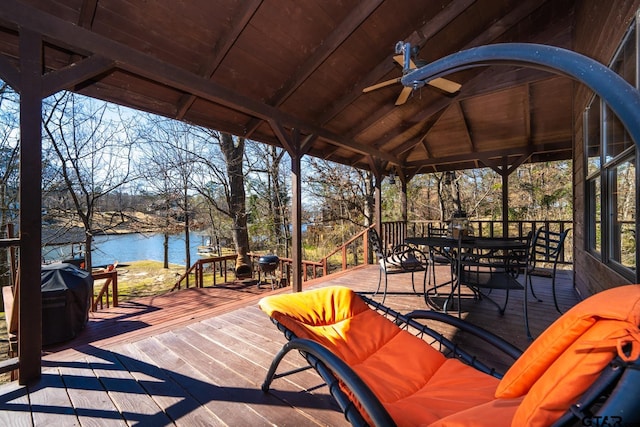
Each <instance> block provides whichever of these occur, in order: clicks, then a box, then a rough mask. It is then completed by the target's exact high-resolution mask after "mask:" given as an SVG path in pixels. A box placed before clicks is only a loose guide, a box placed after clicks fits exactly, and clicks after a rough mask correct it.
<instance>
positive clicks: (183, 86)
mask: <svg viewBox="0 0 640 427" xmlns="http://www.w3.org/2000/svg"><path fill="white" fill-rule="evenodd" d="M0 19H1V20H4V21H7V22H11V23H13V24H15V25H16V26H17V27H18V28H24V29H30V30H32V31H36V32H38V33H40V34H42V35H43V36H44V37H46V39H47V40H48V41H49V42H51V43H52V44H54V45H55V44H56V43H61V44H64V45H65V47H66V48H67V49H68V48H69V46H75V49H76V50H82V51H83V52H82V53H81V54H85V55H86V56H91V54H97V55H99V56H102V57H104V58H108V59H109V60H112V61H114V62H115V65H116V67H117V68H120V69H122V70H126V71H128V72H131V73H133V74H136V75H139V76H142V77H145V78H148V79H151V80H152V81H156V82H158V83H161V84H164V85H166V86H169V87H173V88H176V89H179V90H181V91H184V92H186V93H191V94H193V95H195V96H198V97H201V98H203V99H207V100H209V101H212V102H215V103H217V104H220V105H223V106H225V107H228V108H231V109H234V110H236V111H239V112H242V113H244V114H247V115H250V116H254V117H258V118H260V119H263V120H271V119H274V120H276V121H277V122H278V123H281V124H282V125H283V126H288V127H291V128H297V129H301V130H304V132H305V133H313V134H316V135H318V137H321V138H323V139H326V140H327V141H328V142H330V143H331V144H334V145H338V146H343V147H346V148H349V149H351V150H354V151H356V152H359V153H362V154H369V155H372V156H375V157H379V158H381V159H384V160H385V161H388V162H391V163H395V164H400V160H399V159H398V158H396V157H395V156H392V155H391V154H389V153H385V152H383V151H380V150H377V149H375V148H373V147H371V146H367V145H364V144H359V143H356V142H355V141H351V140H348V139H347V138H344V137H341V136H339V135H336V134H334V133H333V132H330V131H328V130H327V129H324V128H322V127H319V126H317V125H315V124H312V123H308V122H305V121H304V120H300V119H298V118H297V117H295V116H292V115H290V114H287V113H284V112H282V111H280V110H278V109H277V108H275V107H272V106H270V105H267V104H264V103H262V102H260V101H256V100H254V99H251V98H248V97H246V96H242V95H239V94H238V93H236V92H234V91H232V90H230V89H228V88H226V87H224V86H221V85H219V84H216V83H215V82H212V81H210V80H209V79H206V78H204V77H201V76H198V75H195V74H193V73H191V72H189V71H187V70H185V69H183V68H180V67H177V66H175V65H172V64H169V63H167V62H164V61H161V60H159V59H157V58H155V57H152V56H150V55H147V54H144V53H142V52H140V51H137V50H135V49H132V48H130V47H128V46H126V45H123V44H121V43H118V42H116V41H113V40H110V39H107V38H104V37H102V36H100V35H98V34H96V33H93V32H90V31H87V30H85V29H83V28H80V27H78V26H75V25H72V24H69V23H68V22H65V21H63V20H61V19H59V18H56V17H54V16H51V15H49V14H47V13H44V12H41V11H39V10H37V9H33V8H31V7H28V6H25V5H24V4H22V3H20V2H18V1H16V0H5V1H4V5H3V7H2V8H0ZM71 51H73V49H71ZM86 52H89V53H86Z"/></svg>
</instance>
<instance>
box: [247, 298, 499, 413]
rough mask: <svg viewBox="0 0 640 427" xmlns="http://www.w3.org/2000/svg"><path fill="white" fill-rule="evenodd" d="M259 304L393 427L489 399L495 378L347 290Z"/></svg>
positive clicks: (471, 405) (492, 394) (491, 397)
mask: <svg viewBox="0 0 640 427" xmlns="http://www.w3.org/2000/svg"><path fill="white" fill-rule="evenodd" d="M259 305H260V308H261V309H262V310H263V311H265V312H266V313H267V314H269V316H271V317H273V318H274V319H276V320H277V321H278V322H280V323H281V324H283V325H284V326H285V327H287V328H288V329H289V330H291V331H292V332H293V333H294V334H296V336H298V337H300V338H308V339H312V340H314V341H317V342H319V343H321V344H323V345H325V346H326V347H328V348H329V350H331V352H333V353H334V354H336V355H337V356H339V357H340V358H341V359H342V360H343V361H345V362H346V363H347V364H348V365H349V366H350V367H351V368H352V369H353V370H354V371H355V372H356V373H357V374H358V376H359V377H360V378H361V379H362V380H363V381H364V382H365V383H366V384H367V385H368V386H369V388H370V389H371V390H372V391H373V393H374V394H375V395H376V396H377V397H378V399H379V400H380V402H381V403H382V404H383V405H384V406H385V408H386V409H387V411H388V412H389V414H390V415H391V417H392V418H393V419H394V420H395V421H396V423H397V424H398V425H417V424H428V423H431V422H434V421H436V420H438V419H440V418H442V417H445V416H448V415H451V414H454V413H456V412H459V411H462V410H465V409H468V408H471V407H473V406H475V405H479V404H482V403H485V402H488V401H490V400H493V399H494V397H493V396H494V394H495V390H496V387H497V385H498V382H499V380H498V379H496V378H494V377H492V376H490V375H487V374H484V373H482V372H479V371H477V370H476V369H474V368H471V367H469V366H467V365H464V364H463V363H461V362H460V361H458V360H455V359H446V358H445V357H444V356H443V355H442V354H441V353H440V352H439V351H437V350H435V349H434V348H433V347H431V346H430V345H429V344H427V343H426V342H425V341H423V340H422V339H420V338H417V337H415V336H413V335H412V334H410V333H409V332H407V331H405V330H402V329H400V328H398V327H397V326H396V325H395V324H394V323H393V322H391V321H390V320H388V319H386V318H385V317H383V316H382V315H380V314H378V313H376V312H375V311H374V310H372V309H370V308H369V307H368V306H367V305H366V303H365V302H364V301H363V300H362V299H361V298H360V297H359V296H358V295H357V294H355V293H354V292H353V291H351V290H350V289H349V288H344V287H329V288H323V289H318V290H312V291H305V292H300V293H294V294H283V295H275V296H269V297H266V298H263V299H262V300H261V301H260V303H259Z"/></svg>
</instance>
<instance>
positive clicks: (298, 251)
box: [291, 155, 302, 292]
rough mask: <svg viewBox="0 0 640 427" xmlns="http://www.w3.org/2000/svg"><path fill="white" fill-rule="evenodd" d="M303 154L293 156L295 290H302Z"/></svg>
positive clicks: (292, 221) (292, 244) (292, 214)
mask: <svg viewBox="0 0 640 427" xmlns="http://www.w3.org/2000/svg"><path fill="white" fill-rule="evenodd" d="M301 159H302V156H297V155H296V156H291V194H292V200H291V226H292V232H291V252H292V254H291V255H292V259H293V272H292V274H293V278H292V279H293V283H292V288H293V291H294V292H300V291H302V167H301Z"/></svg>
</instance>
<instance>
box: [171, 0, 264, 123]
mask: <svg viewBox="0 0 640 427" xmlns="http://www.w3.org/2000/svg"><path fill="white" fill-rule="evenodd" d="M243 4H244V6H245V7H244V9H242V10H241V11H240V13H238V14H237V15H236V16H235V17H234V19H233V22H232V23H231V25H230V27H231V31H229V32H228V33H227V34H226V35H225V36H224V37H223V38H222V39H220V40H218V42H217V43H216V44H215V46H214V48H213V52H211V54H209V55H203V56H204V58H207V60H206V62H205V63H204V64H202V65H201V66H200V69H199V71H198V75H200V76H202V77H205V78H207V79H210V78H211V77H213V74H214V73H215V72H216V70H217V69H218V67H219V66H220V63H221V62H222V60H223V59H224V57H225V56H226V55H227V53H229V50H231V47H232V46H233V45H234V43H235V42H236V40H237V39H238V36H239V35H240V33H242V31H243V30H244V29H245V27H246V26H247V24H248V23H249V21H250V20H251V17H252V16H253V15H254V14H255V13H256V11H257V10H258V8H259V7H260V5H261V4H262V0H252V1H245V2H244V3H243ZM196 98H197V97H196V96H195V95H193V94H191V93H186V94H184V95H182V97H181V98H180V99H179V100H178V103H177V107H176V111H177V114H176V119H178V120H181V119H182V118H183V117H184V115H185V114H186V113H187V111H189V108H191V106H192V105H193V103H194V102H195V100H196Z"/></svg>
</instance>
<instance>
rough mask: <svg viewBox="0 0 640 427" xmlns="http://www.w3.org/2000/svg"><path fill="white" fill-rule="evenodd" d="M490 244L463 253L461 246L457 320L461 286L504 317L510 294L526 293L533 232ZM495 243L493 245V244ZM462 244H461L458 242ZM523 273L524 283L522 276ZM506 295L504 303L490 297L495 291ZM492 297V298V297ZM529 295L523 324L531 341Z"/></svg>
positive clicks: (525, 305)
mask: <svg viewBox="0 0 640 427" xmlns="http://www.w3.org/2000/svg"><path fill="white" fill-rule="evenodd" d="M486 240H487V241H488V242H490V243H489V244H486V245H484V246H483V245H482V244H481V243H478V244H477V247H475V248H473V250H472V251H468V252H465V253H463V252H462V247H459V248H458V251H459V253H460V256H459V261H458V282H459V286H458V289H457V290H458V317H460V287H461V286H460V285H465V286H467V287H468V288H470V289H471V290H472V291H473V292H474V295H475V296H476V297H479V298H484V299H486V300H488V301H489V302H491V303H493V304H494V305H495V306H496V307H497V308H498V312H499V313H500V315H504V313H505V310H506V308H507V303H508V302H509V293H510V291H514V290H516V291H520V290H523V291H526V284H527V273H528V269H527V267H528V255H529V253H530V245H531V233H529V234H527V235H526V236H524V237H502V238H497V239H486ZM493 241H496V242H497V243H496V244H495V245H494V244H493V243H492V242H493ZM459 242H461V241H460V240H459ZM521 274H524V276H523V278H522V283H520V276H521ZM495 290H500V291H501V292H503V293H504V302H502V303H501V304H500V303H498V302H496V301H495V300H494V299H493V298H492V297H491V296H492V294H493V291H495ZM490 295H491V296H490ZM527 296H528V294H527V292H525V293H524V302H523V308H524V325H525V331H526V333H527V337H528V338H529V339H532V335H531V331H530V329H529V312H528V301H527V300H528V298H527Z"/></svg>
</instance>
